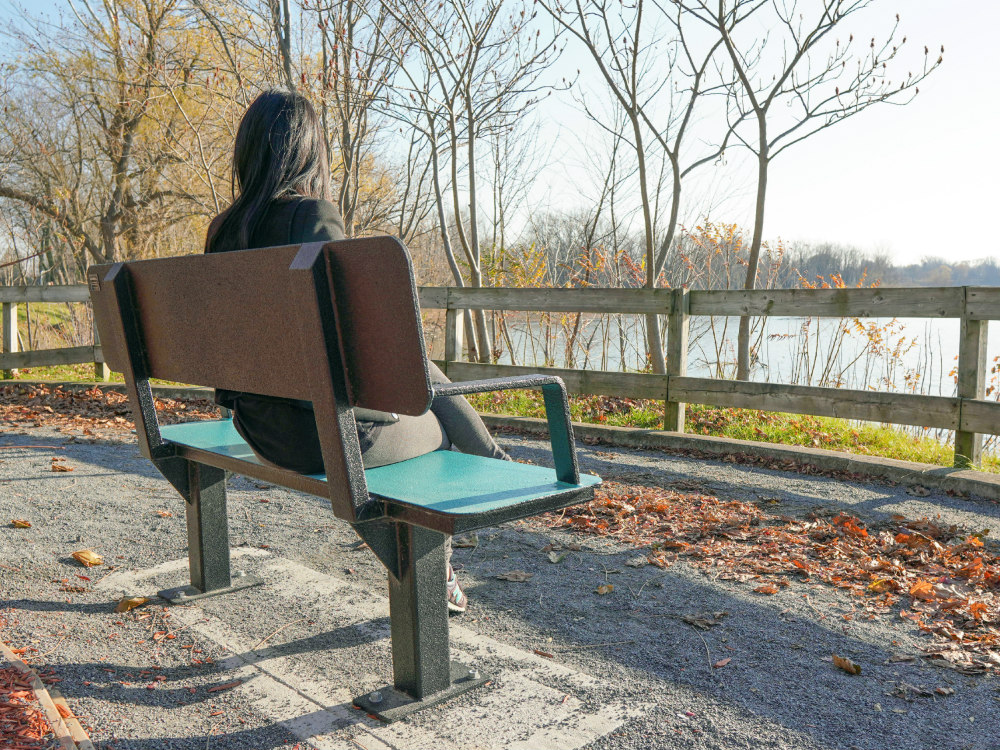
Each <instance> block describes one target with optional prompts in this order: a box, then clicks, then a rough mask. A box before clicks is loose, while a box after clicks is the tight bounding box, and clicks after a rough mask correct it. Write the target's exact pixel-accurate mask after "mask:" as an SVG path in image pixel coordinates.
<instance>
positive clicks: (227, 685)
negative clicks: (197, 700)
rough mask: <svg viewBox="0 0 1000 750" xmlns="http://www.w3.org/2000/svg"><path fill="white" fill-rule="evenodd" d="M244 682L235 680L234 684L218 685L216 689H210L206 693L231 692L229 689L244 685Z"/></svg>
mask: <svg viewBox="0 0 1000 750" xmlns="http://www.w3.org/2000/svg"><path fill="white" fill-rule="evenodd" d="M242 684H243V680H233V681H232V682H227V683H225V684H224V685H216V686H215V687H210V688H209V689H208V690H206V691H205V692H206V693H217V692H219V691H220V690H229V688H234V687H236V686H238V685H242Z"/></svg>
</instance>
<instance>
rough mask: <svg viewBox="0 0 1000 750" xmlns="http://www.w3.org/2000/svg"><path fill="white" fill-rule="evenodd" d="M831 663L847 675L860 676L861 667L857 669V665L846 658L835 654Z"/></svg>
mask: <svg viewBox="0 0 1000 750" xmlns="http://www.w3.org/2000/svg"><path fill="white" fill-rule="evenodd" d="M833 663H834V665H836V666H837V667H840V669H843V670H844V671H845V672H847V673H848V674H854V675H858V674H861V667H859V666H858V665H857V664H855V663H854V662H853V661H851V660H850V659H848V658H846V657H843V656H837V655H836V654H834V655H833Z"/></svg>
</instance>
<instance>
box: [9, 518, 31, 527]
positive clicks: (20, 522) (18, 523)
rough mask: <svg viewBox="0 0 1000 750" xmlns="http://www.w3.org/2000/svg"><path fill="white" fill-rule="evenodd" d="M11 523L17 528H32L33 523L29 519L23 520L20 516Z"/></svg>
mask: <svg viewBox="0 0 1000 750" xmlns="http://www.w3.org/2000/svg"><path fill="white" fill-rule="evenodd" d="M10 525H11V526H13V527H14V528H15V529H30V528H31V524H30V523H29V522H28V521H24V520H21V519H20V518H15V519H14V520H13V521H11V522H10Z"/></svg>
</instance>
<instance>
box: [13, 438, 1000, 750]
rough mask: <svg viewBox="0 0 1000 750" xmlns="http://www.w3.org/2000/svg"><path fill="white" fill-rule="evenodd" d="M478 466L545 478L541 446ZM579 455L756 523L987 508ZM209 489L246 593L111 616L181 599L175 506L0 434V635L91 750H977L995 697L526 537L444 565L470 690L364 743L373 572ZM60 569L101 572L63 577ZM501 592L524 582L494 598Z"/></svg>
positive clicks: (954, 514) (750, 584) (690, 569)
mask: <svg viewBox="0 0 1000 750" xmlns="http://www.w3.org/2000/svg"><path fill="white" fill-rule="evenodd" d="M501 443H502V444H504V445H506V446H508V447H509V449H510V452H511V453H512V454H513V455H514V457H515V458H518V459H521V460H532V461H535V462H537V463H546V462H547V452H546V444H545V443H544V442H542V441H539V440H534V439H529V438H524V437H518V436H509V435H504V436H502V437H501ZM580 448H581V450H580V454H581V467H582V468H583V470H585V471H589V472H592V473H597V474H600V475H601V476H603V477H604V478H605V479H612V480H615V481H619V482H626V483H631V484H643V485H649V486H655V487H662V488H668V489H669V488H681V489H683V490H685V491H692V490H693V489H696V490H697V492H699V493H703V494H706V495H711V496H714V497H718V498H720V499H723V498H725V499H732V500H740V501H747V502H753V503H758V504H763V505H766V506H767V509H768V512H769V513H772V514H774V513H778V514H784V515H786V516H789V517H793V518H797V517H805V516H807V515H808V514H810V513H812V514H816V513H820V514H823V513H825V514H827V515H829V514H830V513H832V512H841V511H843V512H847V513H850V514H852V515H853V516H855V517H857V518H858V519H860V520H861V521H862V522H865V523H873V524H874V523H878V522H880V521H884V520H886V519H889V518H891V517H892V516H893V515H894V514H895V515H901V516H905V517H907V518H921V517H926V518H931V519H935V520H936V522H938V523H942V524H959V525H960V526H962V527H963V528H965V529H968V530H976V531H979V530H984V529H997V528H1000V525H998V524H1000V518H998V516H1000V506H998V505H997V504H995V503H990V502H983V501H976V500H974V499H961V498H955V497H949V496H946V495H941V494H935V493H931V494H929V495H927V496H925V497H916V496H914V495H912V494H908V493H907V492H906V490H905V489H904V488H901V487H893V486H890V485H887V484H880V483H875V482H871V483H864V482H850V483H848V482H844V481H840V480H837V479H833V478H828V477H822V476H803V475H799V474H794V473H788V472H779V471H768V470H765V469H761V468H759V467H748V466H743V465H739V464H735V463H727V462H721V461H706V460H698V459H692V458H687V457H679V456H673V455H669V454H666V453H657V452H642V451H631V450H624V449H616V448H608V447H601V448H599V449H595V448H592V447H588V446H581V447H580ZM60 465H61V466H65V467H66V468H68V469H71V471H61V470H54V469H53V467H54V466H60ZM229 489H230V493H229V518H230V541H231V546H232V548H233V556H234V567H240V568H242V569H245V570H248V571H250V572H253V573H257V574H259V575H261V576H262V577H263V578H264V579H265V581H266V583H265V585H263V586H261V587H259V588H253V589H248V590H246V591H243V592H239V593H236V594H232V595H229V596H226V597H221V598H217V599H208V600H204V601H203V602H199V603H197V605H196V606H187V607H170V608H167V607H164V606H163V605H162V603H158V602H157V601H156V600H154V601H152V602H151V603H149V604H147V605H145V606H142V607H139V608H137V609H135V610H132V611H131V612H128V613H125V614H116V613H115V612H114V611H113V609H114V606H115V603H116V602H117V601H118V600H119V598H120V597H122V596H123V595H129V596H152V595H154V594H155V591H156V590H157V589H159V588H163V587H166V586H171V585H179V584H182V583H185V582H186V579H185V575H186V534H185V529H184V512H183V502H182V501H181V500H180V498H179V497H178V496H177V495H176V493H174V492H173V490H172V489H171V488H170V486H169V485H168V484H167V483H166V481H164V480H163V479H162V478H161V477H160V476H159V475H158V474H157V473H156V472H155V470H154V469H153V467H152V465H151V464H150V463H149V462H148V461H146V460H145V459H143V458H142V457H141V456H140V455H139V454H138V450H137V447H136V445H135V444H134V442H133V438H132V437H131V436H130V435H127V433H121V437H120V438H115V437H114V436H113V435H110V434H109V435H104V436H101V435H93V434H92V435H83V434H82V433H80V432H79V431H76V432H71V431H58V430H55V429H52V428H51V427H38V428H30V427H23V426H19V427H16V428H13V429H7V430H5V431H3V432H0V618H2V622H0V628H2V630H0V633H2V639H3V640H4V641H5V642H8V643H9V644H10V645H11V646H13V647H16V648H26V649H27V651H26V652H25V654H24V657H23V658H25V659H26V660H28V661H29V662H31V663H33V664H34V665H36V666H37V667H39V668H44V669H51V670H54V671H55V673H56V675H57V676H58V677H59V678H60V679H61V680H62V681H61V682H60V683H59V688H60V690H61V691H62V693H63V695H65V696H66V698H67V700H68V701H69V702H70V705H71V706H72V707H73V709H74V710H75V711H76V712H77V714H78V715H80V716H81V717H82V718H83V719H84V720H85V723H86V725H87V726H88V727H89V728H90V734H91V737H92V739H93V740H94V742H95V744H96V745H97V747H99V748H103V749H105V750H111V749H112V748H115V749H117V750H125V749H128V750H147V749H148V750H152V749H153V748H157V749H159V748H185V749H187V748H190V749H191V750H195V749H198V750H202V749H204V748H247V749H248V750H272V749H273V750H277V749H278V748H282V749H284V750H292V748H306V747H318V748H357V747H361V748H369V749H374V748H386V747H394V748H425V747H432V746H433V747H442V748H452V747H454V748H459V747H461V748H477V747H482V748H517V747H524V748H552V749H555V748H593V749H594V750H597V749H598V748H600V749H601V750H610V749H611V748H621V749H625V748H629V749H630V750H639V749H640V748H642V749H649V750H652V749H654V748H673V747H676V748H830V749H833V748H838V749H839V748H843V749H844V750H847V749H849V748H865V749H866V750H869V749H871V750H874V749H876V748H878V749H883V748H884V749H885V750H889V749H890V748H941V749H944V748H955V749H956V750H957V749H958V748H977V749H980V748H982V749H985V748H1000V731H998V730H1000V722H998V721H997V719H996V715H997V711H998V708H1000V705H998V701H1000V682H998V681H997V679H996V677H995V676H994V675H993V674H989V673H983V674H964V673H963V672H962V671H959V670H956V669H953V668H949V667H948V663H947V662H943V661H942V660H931V659H927V658H925V654H924V651H923V648H924V647H925V646H926V645H927V643H928V636H927V635H926V634H925V633H923V632H922V631H921V630H920V629H919V628H918V627H917V626H916V625H915V624H914V622H912V621H911V620H908V619H903V618H901V617H900V616H899V609H900V608H899V607H897V608H895V609H892V610H891V611H889V612H886V613H885V614H884V615H882V616H878V617H873V618H867V617H859V616H855V615H857V613H858V612H859V605H858V599H857V597H856V596H854V595H853V594H852V593H851V592H849V591H847V590H843V589H838V588H836V587H833V586H830V585H828V584H825V583H821V582H817V581H815V580H809V579H805V580H794V581H792V582H791V583H790V585H788V586H785V587H783V588H782V589H781V590H780V591H778V593H776V594H774V595H764V594H761V593H758V592H757V591H755V589H756V588H757V587H758V586H759V582H754V581H740V580H726V579H725V578H724V577H720V576H719V575H716V574H713V572H712V569H711V568H705V567H696V566H695V565H693V564H691V563H690V562H688V561H685V560H684V559H683V558H681V559H679V560H678V561H677V562H675V563H674V564H673V565H671V566H670V567H667V568H665V569H661V568H658V567H656V566H655V565H652V564H647V563H646V562H644V559H647V558H648V555H649V552H650V551H649V549H648V548H638V547H636V546H633V545H629V544H626V543H623V542H622V541H620V540H615V539H609V538H607V537H602V536H599V535H593V534H585V533H579V532H574V531H572V530H567V529H553V528H552V523H553V519H552V518H549V519H544V520H535V521H531V522H521V523H516V524H510V525H507V526H504V527H501V528H496V529H489V530H485V531H482V532H480V534H479V543H478V546H475V547H466V548H459V549H457V550H456V552H455V558H454V562H455V566H456V568H457V569H459V571H460V576H461V579H462V581H463V583H464V585H465V588H466V592H467V594H468V596H469V599H470V602H471V604H470V607H469V611H468V613H466V614H465V615H464V616H462V617H456V618H452V620H451V622H452V645H453V651H454V652H455V653H454V656H455V657H456V658H462V659H464V660H466V661H467V662H471V663H473V664H474V665H475V666H476V667H477V668H479V669H482V670H483V671H485V672H486V673H488V674H490V675H493V676H494V679H493V680H492V681H491V683H490V684H489V685H487V686H485V687H483V688H481V689H480V690H477V691H474V692H472V693H470V694H467V695H465V696H462V697H460V698H458V699H456V700H454V701H452V702H449V703H447V704H445V705H442V706H439V707H437V708H433V709H429V710H427V711H425V712H423V713H421V714H419V715H417V716H415V717H413V718H411V719H407V720H405V721H402V722H398V723H396V724H392V725H389V726H384V725H381V724H379V723H378V722H375V721H372V720H371V719H369V718H368V717H366V716H365V715H363V714H361V713H360V712H357V711H353V710H351V708H350V699H351V697H352V696H354V695H358V694H362V693H364V692H368V691H371V690H374V689H377V688H378V687H380V686H381V685H383V684H384V683H385V682H386V681H387V680H388V679H389V676H390V675H391V661H390V657H389V652H388V607H387V597H386V584H385V573H384V570H383V569H382V567H381V566H380V564H379V563H378V562H377V560H376V559H375V557H374V556H373V555H372V554H371V553H370V552H368V551H366V550H364V549H359V543H358V539H357V538H356V537H355V536H354V535H353V533H352V532H351V530H350V528H349V527H348V526H346V525H345V524H343V523H340V522H338V521H337V520H336V519H334V518H333V516H332V514H331V513H330V512H329V509H328V508H326V507H324V506H323V503H322V501H321V500H319V499H317V498H313V497H309V496H305V495H302V494H299V493H294V492H290V491H286V490H284V489H281V488H276V487H271V486H267V485H264V484H263V483H259V482H253V481H248V480H246V479H243V478H239V477H234V478H232V479H231V480H230V483H229ZM13 519H23V520H26V521H28V522H30V524H31V527H30V528H14V527H13V526H12V525H10V524H9V521H11V520H13ZM984 538H985V540H986V549H987V550H992V551H993V552H995V549H996V548H995V543H994V542H993V541H992V540H991V537H990V536H989V535H988V534H987V535H984ZM80 549H90V550H93V551H95V552H97V553H99V554H100V555H102V556H103V559H104V563H103V564H102V565H100V566H97V567H93V568H85V567H83V566H81V565H80V564H79V563H78V562H77V561H76V560H75V559H74V558H73V557H72V556H71V553H72V552H74V551H76V550H80ZM552 553H555V554H552ZM514 570H519V571H524V572H526V573H530V574H531V576H530V577H529V578H528V580H526V581H521V582H515V581H508V580H502V579H498V578H497V576H498V575H499V574H502V573H507V572H510V571H514ZM608 587H610V588H608ZM602 588H603V590H604V593H597V592H598V591H600V590H602ZM834 655H837V656H838V657H843V658H846V659H849V660H850V661H851V662H852V663H854V664H856V665H858V666H859V667H860V670H861V672H860V674H859V675H854V674H849V673H848V672H846V671H844V670H843V669H840V668H838V667H837V666H835V665H834V663H833V660H832V657H833V656H834Z"/></svg>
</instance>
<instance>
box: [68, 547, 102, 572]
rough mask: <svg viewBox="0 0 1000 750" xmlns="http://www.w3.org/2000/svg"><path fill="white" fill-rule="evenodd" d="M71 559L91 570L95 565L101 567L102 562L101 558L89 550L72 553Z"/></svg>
mask: <svg viewBox="0 0 1000 750" xmlns="http://www.w3.org/2000/svg"><path fill="white" fill-rule="evenodd" d="M73 559H74V560H76V561H77V562H78V563H80V564H81V565H84V566H86V567H88V568H92V567H94V566H95V565H101V564H102V563H103V562H104V558H103V557H101V556H100V555H99V554H97V553H96V552H94V551H93V550H89V549H80V550H77V551H76V552H74V553H73Z"/></svg>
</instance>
